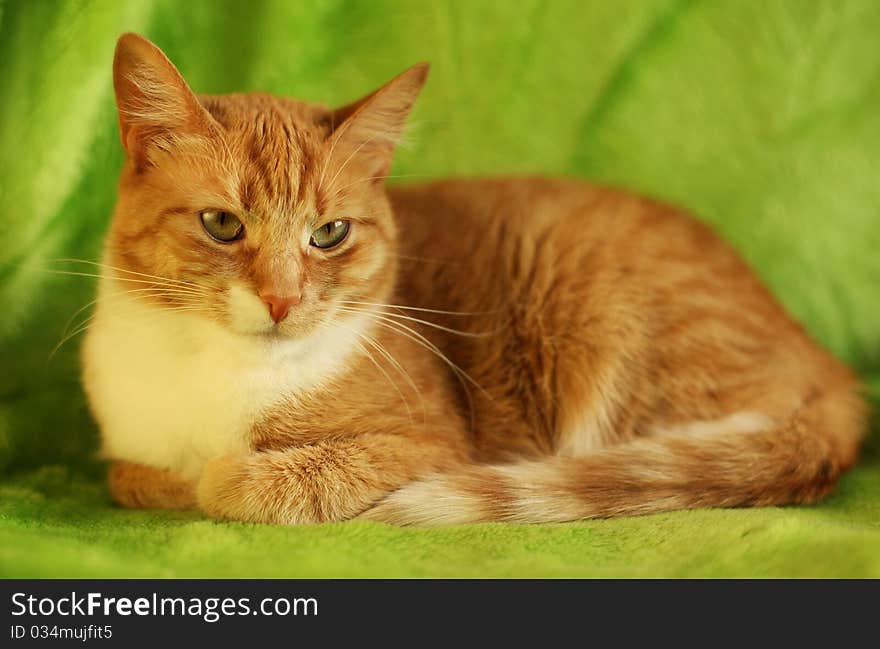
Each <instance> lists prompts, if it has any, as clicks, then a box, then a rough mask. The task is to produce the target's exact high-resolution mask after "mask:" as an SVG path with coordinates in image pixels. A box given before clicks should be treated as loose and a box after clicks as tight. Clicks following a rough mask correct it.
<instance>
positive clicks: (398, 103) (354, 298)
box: [107, 34, 428, 338]
mask: <svg viewBox="0 0 880 649" xmlns="http://www.w3.org/2000/svg"><path fill="white" fill-rule="evenodd" d="M427 72H428V66H427V65H425V64H421V65H417V66H415V67H412V68H410V69H409V70H407V71H406V72H404V73H403V74H401V75H400V76H398V77H396V78H395V79H393V80H392V81H390V82H389V83H387V84H386V85H385V86H383V87H382V88H380V89H379V90H377V91H375V92H373V93H371V94H370V95H368V96H366V97H364V98H363V99H361V100H359V101H357V102H354V103H352V104H349V105H347V106H344V107H342V108H339V109H336V110H330V109H326V108H324V107H322V106H318V105H314V104H307V103H305V102H301V101H296V100H293V99H282V98H278V97H273V96H269V95H265V94H240V95H222V96H199V97H197V96H196V95H195V94H194V93H193V92H192V90H190V88H189V86H188V85H187V84H186V82H185V81H184V79H183V77H182V76H181V75H180V73H179V72H178V71H177V69H176V68H175V67H174V65H173V64H172V63H171V62H170V61H169V60H168V58H167V57H166V56H165V55H164V54H163V53H162V52H161V50H159V49H158V48H157V47H156V46H155V45H153V44H152V43H150V42H149V41H147V40H146V39H144V38H142V37H140V36H137V35H135V34H125V35H124V36H122V37H121V38H120V39H119V42H118V44H117V47H116V56H115V60H114V63H113V78H114V87H115V90H116V102H117V106H118V109H119V129H120V134H121V137H122V145H123V147H124V148H125V151H126V154H127V161H126V164H125V167H124V169H123V172H122V178H121V181H120V189H119V200H118V203H117V208H116V211H115V214H114V217H113V224H112V227H111V230H110V234H109V239H108V249H107V252H108V254H107V259H108V260H109V264H110V265H111V266H114V267H116V268H117V269H119V270H116V271H108V272H111V273H112V274H113V275H114V276H116V277H118V278H120V280H121V281H120V282H118V283H119V284H120V285H121V286H123V287H124V289H130V290H131V291H132V293H131V295H132V296H136V297H137V298H139V299H141V300H146V301H150V302H152V303H154V304H155V305H156V306H157V307H160V308H167V309H168V310H169V311H175V312H181V313H187V314H188V315H191V316H192V315H195V316H203V317H205V318H209V319H211V320H214V321H215V322H217V323H220V324H221V325H222V326H224V327H227V328H229V329H230V330H231V331H234V332H236V333H240V334H244V335H259V336H261V335H270V336H280V337H287V338H302V337H304V336H306V335H308V334H309V333H311V332H312V331H314V330H315V329H316V328H317V327H319V326H321V325H322V324H324V323H326V322H328V320H329V319H331V318H333V317H335V316H339V315H340V314H344V313H346V311H344V310H345V309H348V308H363V306H364V303H376V302H382V301H385V300H386V298H387V295H388V294H389V292H390V290H391V287H392V284H393V282H394V274H395V269H396V263H395V261H396V256H395V251H396V237H397V233H396V230H395V225H394V220H393V218H392V214H391V210H390V206H389V203H388V199H387V197H386V194H385V189H384V179H385V176H387V174H388V169H389V167H390V164H391V157H392V153H393V149H394V145H395V143H396V142H397V140H398V139H399V137H400V135H401V132H402V130H403V126H404V122H405V120H406V117H407V115H408V113H409V111H410V109H411V108H412V105H413V103H414V101H415V99H416V97H417V95H418V93H419V91H420V90H421V87H422V85H423V84H424V81H425V77H426V75H427ZM132 280H133V281H132ZM144 282H155V284H154V285H153V284H145V283H144ZM357 303H361V304H360V305H358V304H357Z"/></svg>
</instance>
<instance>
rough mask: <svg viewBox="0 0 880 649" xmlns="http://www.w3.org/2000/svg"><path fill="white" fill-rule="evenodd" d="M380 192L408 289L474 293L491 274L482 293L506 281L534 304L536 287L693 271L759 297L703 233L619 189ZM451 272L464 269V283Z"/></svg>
mask: <svg viewBox="0 0 880 649" xmlns="http://www.w3.org/2000/svg"><path fill="white" fill-rule="evenodd" d="M389 193H390V198H391V202H392V205H393V208H394V212H395V216H396V219H397V224H398V228H399V239H400V253H399V254H400V263H401V266H402V268H403V274H404V275H406V276H409V275H415V276H416V277H415V278H414V279H413V280H412V281H415V282H418V281H419V279H420V278H421V279H424V278H425V277H429V278H431V280H432V281H434V280H442V278H443V277H446V278H449V277H451V278H453V279H452V281H453V282H460V281H462V280H465V282H466V283H467V284H468V285H469V290H471V291H473V290H474V289H475V288H476V289H479V286H478V284H479V282H478V281H473V279H474V277H475V276H476V278H479V277H481V276H483V277H484V276H486V275H491V277H492V278H493V281H492V282H491V283H490V284H489V285H487V286H486V290H492V289H494V290H498V289H499V288H503V283H504V282H505V281H507V282H509V283H510V284H511V285H510V286H509V287H507V288H509V289H510V290H512V291H514V292H517V293H519V292H520V291H521V290H528V291H529V292H530V294H531V295H533V296H534V295H535V294H536V293H535V292H536V291H537V292H539V293H540V292H541V286H542V283H543V284H546V286H545V288H546V289H547V290H558V289H564V288H565V286H566V285H569V284H572V283H574V284H581V283H582V282H584V281H586V280H588V279H589V280H596V281H601V280H602V279H603V278H604V279H607V280H608V281H609V282H611V283H613V284H614V285H615V286H616V287H618V288H624V287H626V286H627V285H628V284H631V285H638V286H641V287H644V286H646V285H652V284H656V285H657V286H663V285H668V284H669V281H668V280H671V279H675V278H676V277H678V276H679V275H680V274H681V273H683V272H685V273H687V272H689V271H692V270H693V269H699V272H701V273H703V272H705V271H707V270H709V271H711V273H712V274H713V276H714V277H716V278H717V279H718V280H720V281H730V282H733V283H736V284H741V283H742V282H745V283H746V284H748V285H749V286H750V287H751V288H753V289H755V290H761V288H760V284H759V283H758V282H757V281H755V280H754V277H753V275H752V274H751V272H750V271H749V270H748V268H747V267H746V266H745V264H744V263H743V262H742V260H741V259H740V257H739V256H738V255H737V253H736V252H735V251H734V250H733V249H732V248H731V247H730V246H729V245H727V244H726V243H725V242H724V241H723V240H722V239H721V238H720V237H719V236H718V235H717V234H716V233H715V232H714V231H713V230H712V228H711V227H709V226H708V225H706V224H704V223H702V222H701V221H699V220H698V219H696V218H694V217H693V216H691V215H689V214H687V213H686V212H684V211H683V210H680V209H678V208H676V207H674V206H672V205H668V204H665V203H663V202H660V201H657V200H653V199H651V198H648V197H644V196H640V195H638V194H634V193H631V192H627V191H624V190H620V189H615V188H611V187H604V186H599V185H593V184H590V183H587V182H583V181H579V180H574V179H567V178H548V177H510V178H487V179H475V180H469V179H450V180H441V181H437V182H433V183H426V184H416V185H402V186H396V187H392V188H391V189H390V192H389ZM443 267H445V270H442V268H443ZM456 268H461V269H467V270H466V273H465V274H466V275H468V278H464V277H460V276H459V274H458V273H456V272H455V269H456ZM664 273H669V275H668V276H667V275H664ZM499 281H501V282H502V286H499V283H498V282H499ZM408 282H410V280H409V279H405V281H404V283H405V284H406V283H408ZM441 283H442V281H441ZM570 288H571V289H572V290H573V291H574V292H575V293H576V292H578V287H576V286H574V287H570ZM420 292H422V290H421V289H417V290H416V293H420ZM479 293H480V291H479V290H477V294H479ZM478 299H482V298H478Z"/></svg>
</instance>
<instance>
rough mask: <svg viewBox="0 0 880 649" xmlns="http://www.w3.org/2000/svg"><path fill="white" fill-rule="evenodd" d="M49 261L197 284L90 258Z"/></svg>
mask: <svg viewBox="0 0 880 649" xmlns="http://www.w3.org/2000/svg"><path fill="white" fill-rule="evenodd" d="M49 261H50V262H59V263H77V264H90V265H92V266H97V267H98V268H109V269H110V270H115V271H118V272H120V273H127V274H129V275H137V276H139V277H150V278H152V279H161V280H162V281H163V282H167V283H172V284H183V285H184V286H195V287H198V286H199V285H198V284H196V283H195V282H187V281H185V280H181V279H172V278H171V277H163V276H161V275H150V274H149V273H139V272H137V271H133V270H128V269H126V268H119V267H117V266H111V265H110V264H105V263H103V262H97V261H91V260H90V259H74V258H65V259H50V260H49Z"/></svg>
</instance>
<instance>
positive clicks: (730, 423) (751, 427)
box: [654, 410, 773, 437]
mask: <svg viewBox="0 0 880 649" xmlns="http://www.w3.org/2000/svg"><path fill="white" fill-rule="evenodd" d="M772 427H773V420H772V419H771V418H770V417H768V416H767V415H765V414H764V413H761V412H750V411H746V410H743V411H740V412H735V413H733V414H732V415H728V416H727V417H722V418H721V419H711V420H708V421H693V422H688V423H686V424H680V425H678V426H672V427H667V428H657V429H655V430H654V434H655V435H686V436H688V437H710V436H714V435H725V434H731V433H759V432H761V431H763V430H769V429H770V428H772Z"/></svg>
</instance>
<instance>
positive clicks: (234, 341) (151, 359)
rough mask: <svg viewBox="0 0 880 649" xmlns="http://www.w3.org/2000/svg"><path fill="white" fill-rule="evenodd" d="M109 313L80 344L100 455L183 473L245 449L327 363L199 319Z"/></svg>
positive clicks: (191, 474) (311, 383)
mask: <svg viewBox="0 0 880 649" xmlns="http://www.w3.org/2000/svg"><path fill="white" fill-rule="evenodd" d="M112 315H113V316H114V317H110V316H109V315H105V317H103V319H102V314H101V313H98V314H97V318H96V324H95V326H94V327H93V329H92V331H91V332H90V335H89V339H88V340H87V342H86V346H85V350H84V353H85V359H84V360H85V362H86V372H87V379H86V386H87V389H88V392H89V397H90V401H91V403H92V407H93V409H94V410H95V412H96V414H97V415H98V419H99V423H100V424H101V429H102V438H103V451H104V453H105V455H107V456H108V457H111V458H114V459H124V460H128V461H132V462H139V463H143V464H148V465H152V466H160V467H165V468H169V469H172V470H174V471H177V472H179V473H181V474H182V475H183V476H184V477H186V478H189V479H195V478H197V477H198V475H199V473H200V472H201V469H202V467H203V466H204V463H205V462H207V461H208V460H209V459H211V458H212V457H216V456H219V455H224V454H229V453H241V452H245V451H246V450H247V448H248V446H249V436H250V431H251V430H252V428H253V425H254V423H255V422H256V421H257V420H258V418H259V417H260V416H261V415H262V413H264V412H265V411H266V410H267V409H269V408H271V407H272V405H273V404H274V403H277V402H278V401H280V400H282V399H289V398H297V395H301V394H303V393H304V391H306V390H309V389H312V388H314V387H315V385H316V384H318V383H319V382H320V381H321V380H322V378H323V377H324V376H326V374H327V372H328V369H329V368H328V367H327V366H326V364H322V363H321V362H320V361H319V360H318V359H315V358H313V357H312V356H311V355H310V354H308V353H296V350H291V349H285V348H284V347H281V346H279V345H275V344H267V343H266V342H264V341H246V340H242V339H241V338H240V337H232V336H229V335H225V334H224V333H223V332H222V331H221V330H219V329H216V328H213V327H211V326H206V327H204V328H202V329H200V323H196V324H195V325H193V324H192V323H189V322H183V323H181V322H178V321H172V322H168V321H166V320H164V319H163V318H161V317H158V318H154V317H150V314H147V316H146V317H145V316H144V314H142V313H140V314H139V316H140V317H139V318H138V319H135V320H132V319H131V318H128V319H123V318H120V317H115V316H116V315H117V314H115V313H114V314H112Z"/></svg>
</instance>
